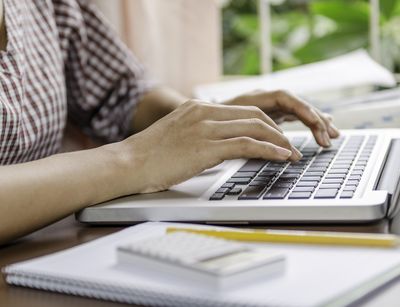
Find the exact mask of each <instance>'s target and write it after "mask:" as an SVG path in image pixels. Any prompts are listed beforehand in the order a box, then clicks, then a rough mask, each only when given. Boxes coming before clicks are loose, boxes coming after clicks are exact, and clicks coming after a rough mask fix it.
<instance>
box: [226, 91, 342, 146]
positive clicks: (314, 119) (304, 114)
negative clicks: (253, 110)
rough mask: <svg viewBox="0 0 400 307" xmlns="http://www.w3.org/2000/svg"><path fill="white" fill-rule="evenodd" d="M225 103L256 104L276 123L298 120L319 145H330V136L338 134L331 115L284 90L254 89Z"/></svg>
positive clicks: (333, 136)
mask: <svg viewBox="0 0 400 307" xmlns="http://www.w3.org/2000/svg"><path fill="white" fill-rule="evenodd" d="M225 104H226V105H242V106H257V107H259V108H260V109H261V110H262V111H264V112H265V113H266V114H268V115H269V116H270V117H271V118H272V119H273V120H274V121H275V122H276V123H281V122H283V121H293V120H300V121H302V122H303V123H304V124H305V125H306V126H307V127H309V128H310V129H311V131H312V133H313V135H314V137H315V139H316V141H317V142H318V144H319V145H321V146H324V147H328V146H330V144H331V142H330V138H336V137H338V136H339V131H338V129H337V128H336V127H335V126H334V125H333V124H332V117H331V116H330V115H329V114H325V113H322V112H321V111H319V110H318V109H316V108H314V107H313V106H311V105H310V104H308V103H307V102H305V101H303V100H302V99H300V98H298V97H295V96H293V95H291V94H289V93H287V92H285V91H274V92H265V91H254V92H251V93H249V94H245V95H242V96H239V97H236V98H234V99H231V100H229V101H227V102H225Z"/></svg>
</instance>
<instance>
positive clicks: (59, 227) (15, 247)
mask: <svg viewBox="0 0 400 307" xmlns="http://www.w3.org/2000/svg"><path fill="white" fill-rule="evenodd" d="M399 225H400V221H399ZM265 227H266V226H264V228H265ZM268 228H283V229H303V230H305V229H310V230H329V231H355V232H374V233H387V232H389V230H391V231H392V229H394V230H395V231H396V230H397V223H393V222H392V223H389V222H388V221H387V220H383V221H379V222H376V223H371V224H367V225H343V226H337V225H336V226H324V225H321V226H312V227H311V226H287V225H280V226H273V227H270V226H268ZM120 229H122V227H96V226H85V225H82V224H80V223H78V222H76V221H75V220H74V218H73V217H72V216H70V217H68V218H65V219H63V220H61V221H59V222H58V223H55V224H53V225H51V226H48V227H46V228H44V229H42V230H40V231H37V232H35V233H33V234H31V235H29V236H27V237H25V238H23V239H21V240H19V241H18V242H15V243H13V244H11V245H8V246H5V247H2V248H0V267H4V266H5V265H7V264H10V263H13V262H17V261H22V260H25V259H30V258H33V257H37V256H42V255H46V254H49V253H52V252H56V251H59V250H63V249H66V248H69V247H72V246H75V245H78V244H81V243H84V242H88V241H91V240H94V239H96V238H98V237H101V236H104V235H107V234H110V233H113V232H115V231H118V230H120ZM399 297H400V282H396V283H393V284H392V285H391V286H389V287H387V288H386V289H385V290H383V291H380V292H378V293H377V294H375V295H374V296H371V297H369V298H367V299H366V300H365V301H364V302H363V303H362V304H360V306H363V307H378V306H379V307H380V306H385V307H390V306H398V299H399ZM0 306H12V307H28V306H29V307H47V306H60V307H62V306H68V307H69V306H74V307H79V306H85V307H92V306H93V307H103V306H107V307H109V306H110V307H113V306H115V307H116V306H123V304H117V303H111V302H105V301H98V300H92V299H86V298H79V297H74V296H68V295H63V294H55V293H50V292H45V291H38V290H31V289H25V288H19V287H10V286H7V285H6V284H5V282H4V280H3V279H2V278H0Z"/></svg>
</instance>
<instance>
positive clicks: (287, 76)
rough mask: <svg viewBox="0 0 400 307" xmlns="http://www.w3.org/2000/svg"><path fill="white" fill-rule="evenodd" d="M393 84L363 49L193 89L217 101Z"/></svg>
mask: <svg viewBox="0 0 400 307" xmlns="http://www.w3.org/2000/svg"><path fill="white" fill-rule="evenodd" d="M395 85H396V81H395V78H394V76H393V75H392V74H391V73H390V72H389V71H388V70H387V69H385V68H384V67H383V66H381V65H379V64H378V63H376V62H375V61H374V60H373V59H372V58H371V57H370V56H369V55H368V53H367V52H366V51H365V50H358V51H354V52H351V53H349V54H346V55H343V56H339V57H336V58H333V59H330V60H326V61H322V62H317V63H313V64H308V65H303V66H299V67H296V68H291V69H287V70H283V71H279V72H275V73H272V74H269V75H262V76H259V77H250V78H245V79H240V80H234V81H225V82H220V83H215V84H208V85H201V86H198V87H196V88H195V90H194V95H195V97H197V98H199V99H203V100H207V101H216V102H219V101H224V100H227V99H230V98H233V97H236V96H238V95H241V94H244V93H246V92H250V91H253V90H256V89H262V90H268V91H271V90H277V89H284V90H288V91H291V92H293V93H295V94H298V95H307V96H312V94H313V93H319V92H322V91H333V90H339V89H347V88H354V87H361V86H384V87H392V86H395Z"/></svg>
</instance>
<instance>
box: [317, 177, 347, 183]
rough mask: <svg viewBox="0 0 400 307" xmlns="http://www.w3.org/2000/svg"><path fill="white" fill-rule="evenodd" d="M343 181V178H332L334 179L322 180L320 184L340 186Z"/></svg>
mask: <svg viewBox="0 0 400 307" xmlns="http://www.w3.org/2000/svg"><path fill="white" fill-rule="evenodd" d="M343 181H344V179H343V178H334V179H324V181H322V184H336V183H339V184H342V183H343Z"/></svg>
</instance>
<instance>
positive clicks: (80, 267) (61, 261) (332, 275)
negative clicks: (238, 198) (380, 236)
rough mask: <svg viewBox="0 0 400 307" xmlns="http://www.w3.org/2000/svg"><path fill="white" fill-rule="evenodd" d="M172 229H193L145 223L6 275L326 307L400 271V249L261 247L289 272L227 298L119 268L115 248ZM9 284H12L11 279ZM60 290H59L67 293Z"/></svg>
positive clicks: (241, 303)
mask: <svg viewBox="0 0 400 307" xmlns="http://www.w3.org/2000/svg"><path fill="white" fill-rule="evenodd" d="M168 226H174V227H179V226H181V227H188V226H191V225H188V224H174V223H145V224H141V225H138V226H134V227H130V228H127V229H125V230H123V231H121V232H118V233H115V234H112V235H110V236H107V237H104V238H101V239H98V240H95V241H92V242H89V243H86V244H83V245H81V246H78V247H74V248H71V249H69V250H66V251H62V252H59V253H56V254H52V255H49V256H45V257H41V258H38V259H34V260H30V261H26V262H23V263H20V264H16V265H13V266H10V267H8V268H6V270H7V271H8V272H13V271H18V272H25V273H29V274H31V273H38V274H41V275H46V276H54V277H57V278H62V279H72V280H81V281H84V282H85V283H91V282H94V283H97V284H100V285H101V284H103V285H112V286H113V287H122V288H131V289H135V288H140V289H145V290H148V291H151V290H153V289H154V290H155V291H156V292H159V293H163V295H164V296H169V295H176V296H183V297H190V298H192V299H194V300H200V301H201V300H202V299H204V298H208V299H210V300H211V301H213V302H215V301H220V302H221V303H222V304H223V305H230V304H233V303H235V304H236V305H235V306H251V305H255V306H321V305H324V304H326V303H328V302H330V301H332V300H333V299H334V298H337V297H339V296H341V295H342V294H344V293H346V292H348V291H349V290H350V289H354V288H356V287H359V286H360V285H361V284H363V283H364V284H365V283H366V282H368V281H372V280H374V279H375V278H376V277H377V276H379V275H381V274H382V273H384V272H388V271H392V270H393V269H394V268H396V267H397V268H398V267H399V266H400V250H398V249H392V250H389V249H368V248H351V247H323V246H305V245H297V246H296V245H277V244H262V245H260V246H262V247H263V248H265V249H266V250H271V251H278V252H282V253H284V254H285V255H286V260H287V263H286V266H287V267H286V272H285V273H284V274H283V275H280V276H277V277H274V278H267V279H265V280H261V281H259V282H257V283H255V284H249V285H248V286H246V287H241V288H239V289H236V290H232V291H228V292H223V293H215V292H209V291H207V290H202V289H200V288H199V287H194V286H192V285H190V284H188V283H187V282H185V281H182V280H178V279H177V278H175V277H174V276H171V275H168V276H164V275H160V274H157V273H153V274H150V273H148V272H143V271H141V270H140V269H133V268H131V269H129V270H125V269H121V268H117V267H116V246H118V245H123V244H126V243H128V242H131V241H133V240H139V239H143V238H145V237H148V236H155V235H160V234H163V233H165V229H166V227H168ZM193 227H208V228H209V227H210V226H197V225H196V226H195V225H193ZM9 281H12V275H10V278H9ZM60 288H61V289H59V291H61V292H63V290H62V287H60ZM92 296H96V295H95V294H92ZM127 301H130V300H127ZM133 302H135V300H134V299H133ZM211 305H212V304H211Z"/></svg>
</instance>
